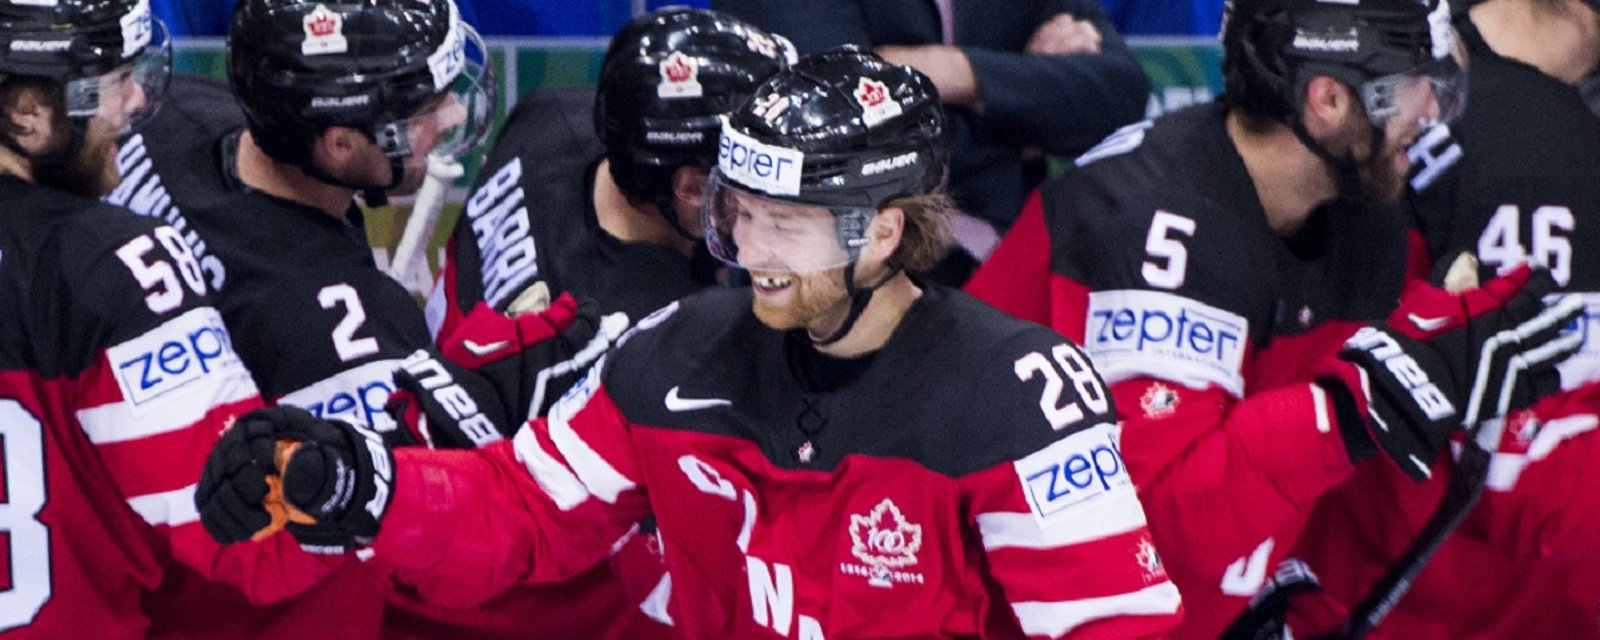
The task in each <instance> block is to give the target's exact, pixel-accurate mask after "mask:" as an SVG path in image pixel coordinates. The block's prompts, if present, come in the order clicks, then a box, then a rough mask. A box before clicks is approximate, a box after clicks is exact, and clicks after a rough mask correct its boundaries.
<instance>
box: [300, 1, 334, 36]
mask: <svg viewBox="0 0 1600 640" xmlns="http://www.w3.org/2000/svg"><path fill="white" fill-rule="evenodd" d="M338 28H339V20H338V18H337V17H335V16H334V15H333V12H332V11H329V10H328V9H327V8H326V7H323V6H321V5H318V6H317V9H316V11H313V12H311V15H310V16H309V17H307V18H306V33H309V34H311V35H312V36H315V37H318V38H325V37H328V36H331V35H333V32H334V31H337V30H338Z"/></svg>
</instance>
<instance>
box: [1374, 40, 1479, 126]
mask: <svg viewBox="0 0 1600 640" xmlns="http://www.w3.org/2000/svg"><path fill="white" fill-rule="evenodd" d="M1452 42H1453V43H1454V44H1453V46H1452V49H1451V52H1450V54H1449V55H1446V56H1443V57H1441V58H1439V59H1437V60H1433V61H1430V62H1427V63H1425V64H1423V65H1421V66H1418V67H1416V68H1415V69H1411V70H1410V71H1403V72H1401V73H1394V74H1390V75H1387V76H1383V77H1381V78H1376V79H1373V80H1369V81H1367V82H1365V83H1363V84H1362V85H1361V102H1362V106H1364V107H1366V109H1367V117H1368V118H1369V119H1371V121H1372V125H1373V126H1375V127H1378V128H1380V129H1383V128H1385V127H1386V125H1387V124H1388V123H1389V122H1390V121H1391V120H1395V119H1398V121H1399V122H1402V123H1410V122H1416V123H1418V124H1420V125H1422V127H1423V128H1427V127H1430V126H1433V125H1435V124H1439V123H1449V122H1454V121H1455V120H1456V119H1457V118H1459V117H1461V113H1462V112H1463V111H1466V108H1467V57H1466V52H1465V50H1464V49H1462V47H1461V45H1460V39H1459V38H1452Z"/></svg>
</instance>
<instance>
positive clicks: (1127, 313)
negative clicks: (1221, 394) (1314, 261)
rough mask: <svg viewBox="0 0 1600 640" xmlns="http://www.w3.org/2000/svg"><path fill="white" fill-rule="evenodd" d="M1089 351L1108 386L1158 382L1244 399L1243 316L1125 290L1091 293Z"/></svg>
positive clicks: (1162, 294) (1247, 333)
mask: <svg viewBox="0 0 1600 640" xmlns="http://www.w3.org/2000/svg"><path fill="white" fill-rule="evenodd" d="M1088 316H1089V317H1088V327H1086V331H1085V333H1086V335H1085V344H1084V350H1085V351H1087V352H1088V353H1089V357H1090V358H1092V359H1093V360H1094V362H1095V367H1096V368H1097V369H1099V371H1100V374H1101V376H1102V377H1104V378H1105V380H1106V382H1108V383H1116V382H1120V381H1122V380H1127V379H1130V378H1136V377H1154V378H1160V379H1163V380H1168V381H1171V382H1177V383H1180V384H1183V385H1186V386H1189V387H1192V388H1196V389H1203V388H1205V387H1206V386H1207V385H1217V386H1219V387H1222V388H1223V389H1225V390H1227V391H1228V392H1230V393H1232V394H1234V395H1235V396H1237V397H1242V396H1243V395H1244V376H1243V373H1242V369H1241V368H1242V366H1243V363H1244V353H1245V348H1246V345H1247V344H1248V342H1247V341H1248V339H1249V336H1250V323H1249V322H1248V321H1246V320H1245V319H1244V318H1243V317H1241V316H1239V315H1237V314H1234V313H1230V312H1228V311H1224V310H1222V309H1218V308H1216V307H1213V306H1210V305H1207V304H1204V303H1201V302H1199V301H1196V300H1193V299H1190V298H1186V297H1183V296H1180V295H1176V294H1172V293H1165V292H1160V291H1144V290H1131V289H1119V290H1113V291H1096V292H1094V293H1091V294H1089V313H1088Z"/></svg>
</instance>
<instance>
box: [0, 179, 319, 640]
mask: <svg viewBox="0 0 1600 640" xmlns="http://www.w3.org/2000/svg"><path fill="white" fill-rule="evenodd" d="M0 201H4V202H5V203H6V211H5V214H4V215H3V216H0V306H3V308H4V309H5V312H4V313H0V478H3V481H4V482H3V485H4V488H3V491H0V532H3V534H4V535H0V576H3V579H0V636H3V637H6V638H66V637H91V636H92V637H101V638H142V637H144V634H145V632H146V628H147V626H148V625H149V624H150V620H149V616H151V615H153V610H154V609H156V608H157V607H158V606H159V604H158V603H156V602H154V601H152V600H151V594H152V593H153V592H154V591H156V588H157V587H158V586H159V585H161V584H162V582H163V580H164V579H166V578H167V577H168V576H169V575H171V572H172V571H174V570H175V569H177V568H178V567H179V566H180V563H186V564H187V565H188V567H189V570H191V571H198V572H201V573H203V574H204V575H206V576H208V577H211V578H216V577H218V576H217V570H218V569H219V568H220V567H223V566H226V564H227V563H225V562H223V561H222V560H221V559H219V555H220V554H224V553H228V554H238V553H245V554H253V553H256V552H257V551H260V550H261V549H256V550H250V549H248V547H251V546H252V545H244V546H243V547H241V548H239V549H231V550H229V551H227V552H223V551H220V550H219V549H218V547H217V544H216V543H215V542H213V541H212V540H211V539H210V538H209V536H207V535H206V533H205V532H204V530H203V529H202V528H201V526H200V523H199V516H198V514H197V513H196V512H195V508H194V491H195V483H196V480H197V478H199V476H200V469H201V467H202V466H203V464H204V462H205V460H206V456H207V455H208V454H209V453H210V451H211V447H212V445H213V444H214V443H215V442H216V439H217V437H218V434H220V433H221V431H222V430H223V429H224V428H226V425H227V424H229V423H231V422H232V420H233V418H235V417H237V416H238V415H239V414H241V413H244V412H246V411H249V410H251V409H253V408H256V407H258V406H260V399H259V397H258V395H257V393H256V388H255V386H254V385H253V384H252V383H251V381H250V377H249V374H248V373H247V372H246V371H245V369H244V367H243V366H242V365H241V364H240V362H239V358H238V356H237V355H236V354H235V353H234V350H233V348H232V344H231V340H230V339H229V337H228V332H227V330H226V329H225V328H224V327H223V322H222V318H221V316H220V315H219V314H218V313H217V311H216V310H215V309H213V308H212V307H210V306H209V302H210V299H209V297H208V293H209V286H208V285H207V283H206V282H205V280H204V278H203V277H202V275H201V270H200V267H199V264H198V262H197V261H196V260H195V257H194V256H193V255H192V254H191V253H190V252H189V250H188V247H187V245H185V244H184V242H183V240H182V239H181V238H180V236H179V234H178V233H177V232H176V231H175V230H173V228H171V227H169V226H166V225H164V224H159V223H157V222H156V221H153V220H149V219H145V218H139V217H136V216H133V215H129V214H128V213H127V212H126V211H122V210H120V209H117V208H115V207H112V206H110V205H106V204H104V203H100V202H97V201H94V200H90V199H85V198H81V197H78V196H73V195H68V194H64V193H61V192H58V191H54V190H51V189H48V188H44V187H40V186H36V185H32V184H29V183H26V182H23V181H21V180H19V179H17V178H15V177H13V176H9V175H4V176H0ZM259 560H261V561H270V559H267V558H260V559H259ZM287 564H288V565H295V564H296V563H295V562H293V561H292V558H291V561H289V562H288V563H287ZM285 568H286V569H287V568H289V567H287V566H286V567H285ZM273 578H274V579H273V580H269V581H265V582H263V583H253V584H254V586H252V584H241V585H240V587H241V588H243V589H245V590H246V591H247V592H250V593H252V594H255V595H265V596H266V597H281V596H282V595H283V594H282V593H281V592H271V593H268V592H270V591H271V590H272V589H275V588H279V589H281V588H283V586H284V585H286V584H287V583H286V581H284V580H282V579H281V576H273ZM246 582H247V583H248V579H247V580H246ZM258 587H260V588H258ZM262 589H265V590H266V591H263V590H262Z"/></svg>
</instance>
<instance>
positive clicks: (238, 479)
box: [195, 407, 394, 553]
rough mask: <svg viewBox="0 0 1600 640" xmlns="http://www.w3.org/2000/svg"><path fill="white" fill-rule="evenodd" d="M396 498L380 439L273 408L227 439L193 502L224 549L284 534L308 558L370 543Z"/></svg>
mask: <svg viewBox="0 0 1600 640" xmlns="http://www.w3.org/2000/svg"><path fill="white" fill-rule="evenodd" d="M235 434H237V435H235ZM393 491H394V456H393V454H391V453H390V451H389V449H388V447H386V446H384V444H383V440H382V438H381V437H380V436H379V435H378V434H377V433H376V432H374V431H372V430H370V429H368V428H366V427H361V426H356V425H353V424H350V423H346V422H342V421H329V420H322V419H319V418H317V417H315V416H312V415H311V414H310V413H308V412H306V411H305V410H304V409H299V408H297V407H274V408H270V409H259V410H256V411H252V412H250V413H247V414H245V415H243V416H241V417H240V418H239V420H238V421H237V422H235V424H234V426H233V428H231V429H229V430H228V433H227V434H224V436H223V440H222V442H219V443H218V446H217V448H216V449H214V450H213V451H212V455H211V458H210V459H209V460H208V461H207V462H206V470H205V472H204V474H203V475H202V477H201V481H200V486H199V487H197V489H196V491H195V503H196V506H197V507H198V508H199V510H200V513H201V521H202V523H203V524H204V525H205V527H206V530H207V531H209V532H211V535H212V536H213V537H215V538H217V540H219V541H221V542H240V541H243V540H246V539H261V538H262V537H265V536H267V535H271V534H272V533H274V532H275V531H277V529H279V528H287V529H288V530H289V533H290V534H293V535H294V537H295V540H297V541H299V542H300V545H301V546H302V547H304V548H305V549H306V550H307V551H311V552H313V553H343V552H344V551H347V550H349V549H352V548H355V547H359V546H365V545H368V544H371V543H372V540H373V538H374V537H376V536H377V534H378V524H379V522H381V521H382V519H383V513H384V510H385V509H387V508H388V505H389V496H390V495H391V494H392V492H393Z"/></svg>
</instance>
